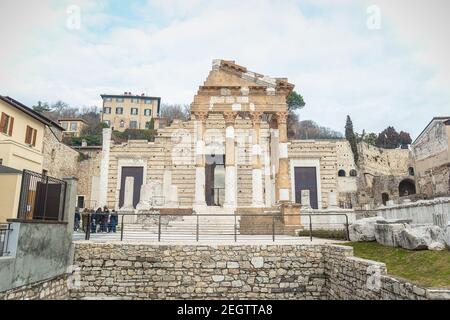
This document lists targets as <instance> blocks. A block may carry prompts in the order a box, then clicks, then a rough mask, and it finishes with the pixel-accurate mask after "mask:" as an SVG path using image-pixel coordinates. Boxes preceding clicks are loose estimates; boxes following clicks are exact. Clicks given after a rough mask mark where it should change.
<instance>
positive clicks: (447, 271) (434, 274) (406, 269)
mask: <svg viewBox="0 0 450 320" xmlns="http://www.w3.org/2000/svg"><path fill="white" fill-rule="evenodd" d="M342 245H345V246H351V247H353V251H354V253H355V256H356V257H360V258H364V259H369V260H374V261H379V262H383V263H385V264H386V267H387V270H388V273H389V274H391V275H393V276H396V277H399V278H403V279H406V280H409V281H410V282H413V283H415V284H418V285H422V286H425V287H435V288H450V251H449V250H444V251H429V250H423V251H410V250H406V249H402V248H392V247H386V246H382V245H380V244H378V243H376V242H350V243H343V244H342Z"/></svg>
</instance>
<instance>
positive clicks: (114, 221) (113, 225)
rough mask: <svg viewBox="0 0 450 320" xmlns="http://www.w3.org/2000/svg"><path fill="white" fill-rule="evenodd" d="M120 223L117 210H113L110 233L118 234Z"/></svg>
mask: <svg viewBox="0 0 450 320" xmlns="http://www.w3.org/2000/svg"><path fill="white" fill-rule="evenodd" d="M118 222H119V216H118V215H117V212H116V210H113V211H112V213H111V218H110V224H109V225H110V228H109V232H113V233H116V227H117V223H118Z"/></svg>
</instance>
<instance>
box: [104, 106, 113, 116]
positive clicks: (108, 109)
mask: <svg viewBox="0 0 450 320" xmlns="http://www.w3.org/2000/svg"><path fill="white" fill-rule="evenodd" d="M103 113H106V114H111V108H110V107H105V108H103Z"/></svg>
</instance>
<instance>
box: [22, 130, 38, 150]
mask: <svg viewBox="0 0 450 320" xmlns="http://www.w3.org/2000/svg"><path fill="white" fill-rule="evenodd" d="M36 136H37V130H36V129H33V128H32V127H30V126H27V132H26V133H25V143H26V144H29V145H32V146H33V147H35V146H36Z"/></svg>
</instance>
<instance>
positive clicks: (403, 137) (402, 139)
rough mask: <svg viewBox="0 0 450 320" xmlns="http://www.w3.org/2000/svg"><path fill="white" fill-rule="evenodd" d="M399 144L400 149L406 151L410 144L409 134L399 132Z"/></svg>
mask: <svg viewBox="0 0 450 320" xmlns="http://www.w3.org/2000/svg"><path fill="white" fill-rule="evenodd" d="M399 143H400V147H401V148H402V149H408V147H409V145H410V144H411V143H412V139H411V136H410V134H409V133H408V132H405V131H400V134H399Z"/></svg>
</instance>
